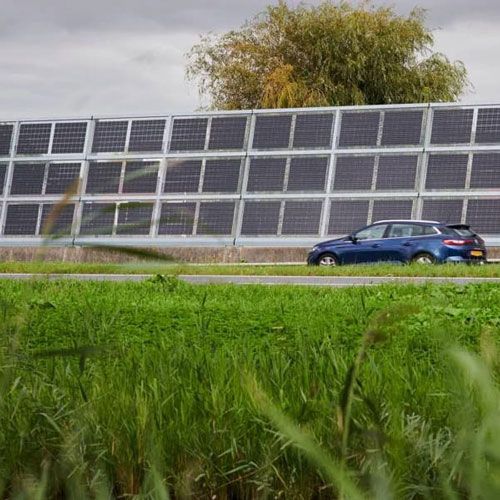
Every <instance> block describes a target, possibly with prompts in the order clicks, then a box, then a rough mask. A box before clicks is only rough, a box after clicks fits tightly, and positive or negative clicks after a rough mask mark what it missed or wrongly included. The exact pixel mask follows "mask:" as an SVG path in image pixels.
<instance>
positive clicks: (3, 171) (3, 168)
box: [0, 163, 7, 195]
mask: <svg viewBox="0 0 500 500" xmlns="http://www.w3.org/2000/svg"><path fill="white" fill-rule="evenodd" d="M6 176H7V164H6V163H0V195H2V194H3V186H4V184H5V177H6Z"/></svg>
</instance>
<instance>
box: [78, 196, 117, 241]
mask: <svg viewBox="0 0 500 500" xmlns="http://www.w3.org/2000/svg"><path fill="white" fill-rule="evenodd" d="M115 209H116V205H115V204H114V203H92V202H90V203H84V204H83V212H82V222H81V226H80V234H81V235H86V236H89V235H92V236H98V235H103V236H104V235H108V236H109V235H110V234H112V233H113V224H114V220H115Z"/></svg>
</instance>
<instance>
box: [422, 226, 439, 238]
mask: <svg viewBox="0 0 500 500" xmlns="http://www.w3.org/2000/svg"><path fill="white" fill-rule="evenodd" d="M422 230H423V234H424V235H425V236H430V235H432V234H437V231H436V230H435V229H434V228H433V227H432V226H422Z"/></svg>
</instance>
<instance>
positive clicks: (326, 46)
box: [186, 0, 469, 109]
mask: <svg viewBox="0 0 500 500" xmlns="http://www.w3.org/2000/svg"><path fill="white" fill-rule="evenodd" d="M433 45H434V38H433V34H432V32H431V31H430V30H429V29H428V28H427V27H426V25H425V12H424V11H423V10H422V9H414V10H413V11H412V12H411V13H410V14H409V15H408V16H402V15H398V14H397V13H396V12H395V11H394V9H393V8H392V7H378V8H377V7H375V6H374V5H373V4H372V3H371V2H369V1H368V2H363V3H361V4H360V5H356V6H354V5H351V4H349V3H348V2H341V3H333V2H332V1H330V0H327V1H324V2H323V3H321V4H319V5H317V6H307V5H299V6H298V7H296V8H291V7H289V6H288V5H287V4H286V3H285V2H284V1H280V2H279V3H278V4H277V5H274V6H269V7H267V9H266V10H265V11H264V12H262V13H260V14H259V15H257V16H256V17H255V18H254V19H252V20H250V21H248V22H247V23H246V24H244V25H243V26H242V27H241V28H239V29H237V30H233V31H229V32H227V33H223V34H218V35H207V36H205V37H203V38H202V39H201V41H200V42H199V43H198V44H196V45H195V46H194V47H193V48H192V49H191V51H190V52H189V53H188V66H187V70H186V71H187V76H188V78H189V79H190V80H193V81H196V82H197V84H198V86H199V90H200V94H201V95H202V96H204V97H205V98H208V99H209V103H210V107H211V108H214V109H250V108H287V107H304V106H336V105H352V104H354V105H361V104H393V103H394V104H396V103H397V104H399V103H412V102H439V101H456V100H457V99H458V98H459V97H460V95H461V94H462V93H463V92H464V90H465V89H466V88H467V87H468V85H469V82H468V78H467V72H466V69H465V67H464V65H463V64H462V63H461V62H451V61H450V60H449V59H448V58H447V57H446V56H445V55H443V54H440V53H436V52H434V51H433Z"/></svg>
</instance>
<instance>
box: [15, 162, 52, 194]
mask: <svg viewBox="0 0 500 500" xmlns="http://www.w3.org/2000/svg"><path fill="white" fill-rule="evenodd" d="M44 176H45V163H15V164H14V172H13V174H12V183H11V186H10V194H42V189H43V178H44Z"/></svg>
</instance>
